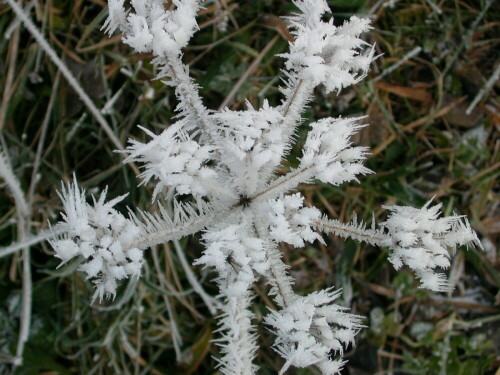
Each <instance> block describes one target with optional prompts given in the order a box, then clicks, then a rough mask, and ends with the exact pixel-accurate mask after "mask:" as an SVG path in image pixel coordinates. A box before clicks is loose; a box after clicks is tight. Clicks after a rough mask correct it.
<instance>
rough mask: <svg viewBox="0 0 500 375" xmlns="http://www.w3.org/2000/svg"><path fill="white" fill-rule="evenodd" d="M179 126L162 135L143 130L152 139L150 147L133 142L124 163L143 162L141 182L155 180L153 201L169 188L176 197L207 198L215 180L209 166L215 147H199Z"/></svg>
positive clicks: (214, 175) (180, 125) (175, 125)
mask: <svg viewBox="0 0 500 375" xmlns="http://www.w3.org/2000/svg"><path fill="white" fill-rule="evenodd" d="M182 125H183V124H182V123H181V122H179V123H176V124H174V125H172V126H170V127H169V128H168V129H166V130H165V131H164V132H163V133H161V134H160V135H155V134H154V133H152V132H150V131H149V130H147V129H145V128H142V129H143V130H144V131H145V132H146V133H147V134H148V135H149V136H150V137H151V138H153V139H152V140H151V141H149V142H148V143H147V144H144V143H141V142H139V141H136V140H133V139H131V140H130V146H129V147H128V149H127V152H128V153H129V156H128V157H127V158H126V159H125V162H127V163H129V162H140V163H143V164H144V165H145V168H144V169H145V171H144V172H143V173H141V175H140V176H139V177H141V178H142V183H141V185H143V184H147V183H149V182H150V181H152V180H153V181H155V183H156V185H155V188H154V191H153V200H155V199H156V197H157V195H158V194H159V193H160V192H163V191H164V190H166V189H170V192H171V193H172V194H173V193H177V194H193V195H195V196H205V195H207V193H208V191H207V186H208V185H209V184H210V181H211V180H215V179H216V177H217V176H216V174H215V172H214V171H213V170H212V169H211V168H209V167H207V166H206V164H207V162H209V161H210V159H211V158H212V152H213V147H211V146H209V145H200V144H199V143H198V142H196V141H195V140H193V139H192V138H191V137H190V135H189V134H188V133H186V132H185V131H183V130H182Z"/></svg>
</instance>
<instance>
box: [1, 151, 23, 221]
mask: <svg viewBox="0 0 500 375" xmlns="http://www.w3.org/2000/svg"><path fill="white" fill-rule="evenodd" d="M0 177H1V178H2V179H3V180H4V181H5V183H6V184H7V188H8V189H9V190H10V192H11V194H12V196H13V197H14V201H15V202H16V207H17V209H18V210H19V212H20V213H21V214H22V215H23V216H26V217H27V216H29V214H30V208H29V205H28V202H26V199H25V198H24V194H23V191H22V190H21V184H20V183H19V180H18V179H17V177H16V176H15V174H14V172H13V171H12V167H11V165H10V163H9V161H8V159H7V156H6V155H5V154H4V152H3V150H2V149H1V148H0Z"/></svg>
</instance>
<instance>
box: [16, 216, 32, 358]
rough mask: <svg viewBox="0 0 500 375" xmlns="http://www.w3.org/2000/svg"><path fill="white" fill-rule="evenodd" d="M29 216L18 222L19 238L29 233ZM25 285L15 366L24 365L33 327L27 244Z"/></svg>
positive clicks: (29, 262)
mask: <svg viewBox="0 0 500 375" xmlns="http://www.w3.org/2000/svg"><path fill="white" fill-rule="evenodd" d="M21 215H22V214H21ZM26 220H27V218H24V217H23V218H22V219H21V218H20V219H19V222H18V233H19V238H20V239H21V240H24V239H25V238H26V235H27V233H26V232H27V231H28V229H29V228H28V226H29V224H28V223H27V222H26ZM22 259H23V276H22V277H23V286H22V307H21V323H20V329H19V337H18V341H17V349H16V357H15V359H14V366H19V365H22V363H23V355H24V346H25V344H26V341H28V338H29V333H30V327H31V310H32V307H33V306H32V304H33V296H32V293H33V281H32V279H31V260H30V259H31V256H30V248H29V247H28V246H27V247H25V248H23V258H22Z"/></svg>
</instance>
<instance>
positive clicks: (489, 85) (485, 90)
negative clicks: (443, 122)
mask: <svg viewBox="0 0 500 375" xmlns="http://www.w3.org/2000/svg"><path fill="white" fill-rule="evenodd" d="M499 78H500V62H498V63H497V67H496V68H495V70H494V71H493V74H492V75H491V77H490V78H489V79H488V81H486V83H485V84H484V86H483V87H482V88H481V90H479V92H478V93H477V95H476V97H475V98H474V100H473V101H472V103H470V105H469V106H468V107H467V109H466V110H465V114H466V115H470V114H471V113H472V111H473V110H474V108H475V107H476V105H477V103H479V102H480V101H481V99H482V98H483V96H484V95H485V94H486V93H488V92H489V91H490V90H491V89H492V88H493V86H494V85H495V83H497V81H498V79H499Z"/></svg>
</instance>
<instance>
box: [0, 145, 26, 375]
mask: <svg viewBox="0 0 500 375" xmlns="http://www.w3.org/2000/svg"><path fill="white" fill-rule="evenodd" d="M0 177H2V178H3V179H4V180H5V182H6V184H7V187H8V189H9V190H10V191H11V193H12V195H13V197H14V202H15V204H16V214H17V233H18V239H19V240H20V242H24V241H25V240H26V237H27V236H28V233H29V231H30V224H29V221H30V216H31V206H30V205H29V204H28V202H27V201H26V198H25V196H24V192H23V191H22V189H21V184H20V183H19V180H18V179H17V177H16V176H15V174H14V172H13V170H12V167H11V165H10V163H9V162H8V159H7V156H6V155H5V154H4V153H3V151H2V150H1V149H0ZM22 249H23V255H22V262H23V273H22V297H21V301H22V307H21V317H20V328H19V335H18V341H17V347H16V356H15V358H14V361H13V364H14V367H16V366H19V365H21V364H22V362H23V354H24V346H25V343H26V341H28V337H29V331H30V326H31V308H32V290H33V282H32V279H31V261H30V248H29V246H26V245H24V246H23V247H22Z"/></svg>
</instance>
